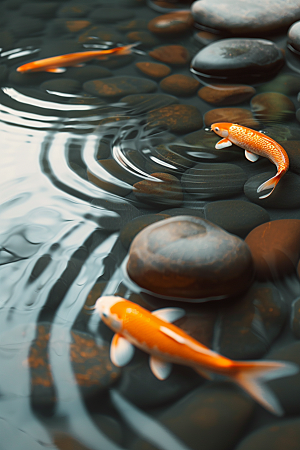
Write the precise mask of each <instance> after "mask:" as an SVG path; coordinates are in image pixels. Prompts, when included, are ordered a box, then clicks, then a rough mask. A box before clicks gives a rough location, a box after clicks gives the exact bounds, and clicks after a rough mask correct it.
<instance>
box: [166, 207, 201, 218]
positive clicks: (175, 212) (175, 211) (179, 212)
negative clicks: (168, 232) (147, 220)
mask: <svg viewBox="0 0 300 450" xmlns="http://www.w3.org/2000/svg"><path fill="white" fill-rule="evenodd" d="M196 206H197V205H196ZM160 214H168V215H169V216H171V217H175V216H195V217H201V219H205V212H204V209H191V208H171V209H165V210H163V211H160Z"/></svg>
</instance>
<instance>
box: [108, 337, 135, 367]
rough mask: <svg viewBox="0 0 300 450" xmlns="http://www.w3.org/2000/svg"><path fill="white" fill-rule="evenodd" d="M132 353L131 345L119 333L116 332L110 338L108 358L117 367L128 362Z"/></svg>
mask: <svg viewBox="0 0 300 450" xmlns="http://www.w3.org/2000/svg"><path fill="white" fill-rule="evenodd" d="M133 354H134V347H133V345H132V344H131V343H130V342H128V341H127V339H125V338H123V337H122V336H121V335H120V334H119V333H116V334H115V335H114V337H113V338H112V341H111V346H110V359H111V361H112V363H113V364H114V365H115V366H117V367H123V366H125V365H126V364H127V363H129V361H130V360H131V358H132V357H133Z"/></svg>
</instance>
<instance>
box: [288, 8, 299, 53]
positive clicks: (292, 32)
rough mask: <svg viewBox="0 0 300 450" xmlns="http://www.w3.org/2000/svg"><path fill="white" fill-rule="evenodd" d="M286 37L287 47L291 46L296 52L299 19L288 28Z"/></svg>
mask: <svg viewBox="0 0 300 450" xmlns="http://www.w3.org/2000/svg"><path fill="white" fill-rule="evenodd" d="M299 18H300V17H299ZM287 37H288V40H287V43H288V46H289V48H291V50H295V51H296V52H300V21H298V22H295V23H294V24H293V25H292V26H291V27H290V28H289V30H288V34H287Z"/></svg>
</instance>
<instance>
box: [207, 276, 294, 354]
mask: <svg viewBox="0 0 300 450" xmlns="http://www.w3.org/2000/svg"><path fill="white" fill-rule="evenodd" d="M286 318H287V310H286V304H285V303H284V301H283V300H282V298H281V296H280V293H279V291H278V290H277V289H276V288H275V286H273V285H272V284H271V283H269V284H268V283H264V284H255V285H253V286H251V288H250V289H249V291H248V292H247V293H246V294H245V295H244V296H243V297H239V298H238V299H236V300H235V301H234V302H231V304H230V303H227V304H226V306H225V307H223V309H222V310H221V311H220V321H219V330H218V340H217V342H215V346H214V349H215V350H216V351H218V352H219V353H221V354H222V355H224V356H227V357H228V358H231V359H237V360H244V359H257V358H261V357H262V356H263V355H264V354H265V353H266V352H267V350H268V349H269V347H270V345H271V344H272V342H273V341H274V339H276V337H277V336H278V335H279V333H280V331H281V329H282V327H283V325H284V323H285V321H286Z"/></svg>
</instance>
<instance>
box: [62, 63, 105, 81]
mask: <svg viewBox="0 0 300 450" xmlns="http://www.w3.org/2000/svg"><path fill="white" fill-rule="evenodd" d="M111 75H112V73H111V71H110V70H108V69H106V68H105V67H99V66H92V65H90V64H89V65H87V66H85V67H69V68H67V70H66V77H68V78H69V77H70V78H74V79H75V80H77V81H79V82H81V83H84V82H85V81H89V80H96V79H98V78H107V77H109V76H111Z"/></svg>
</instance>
